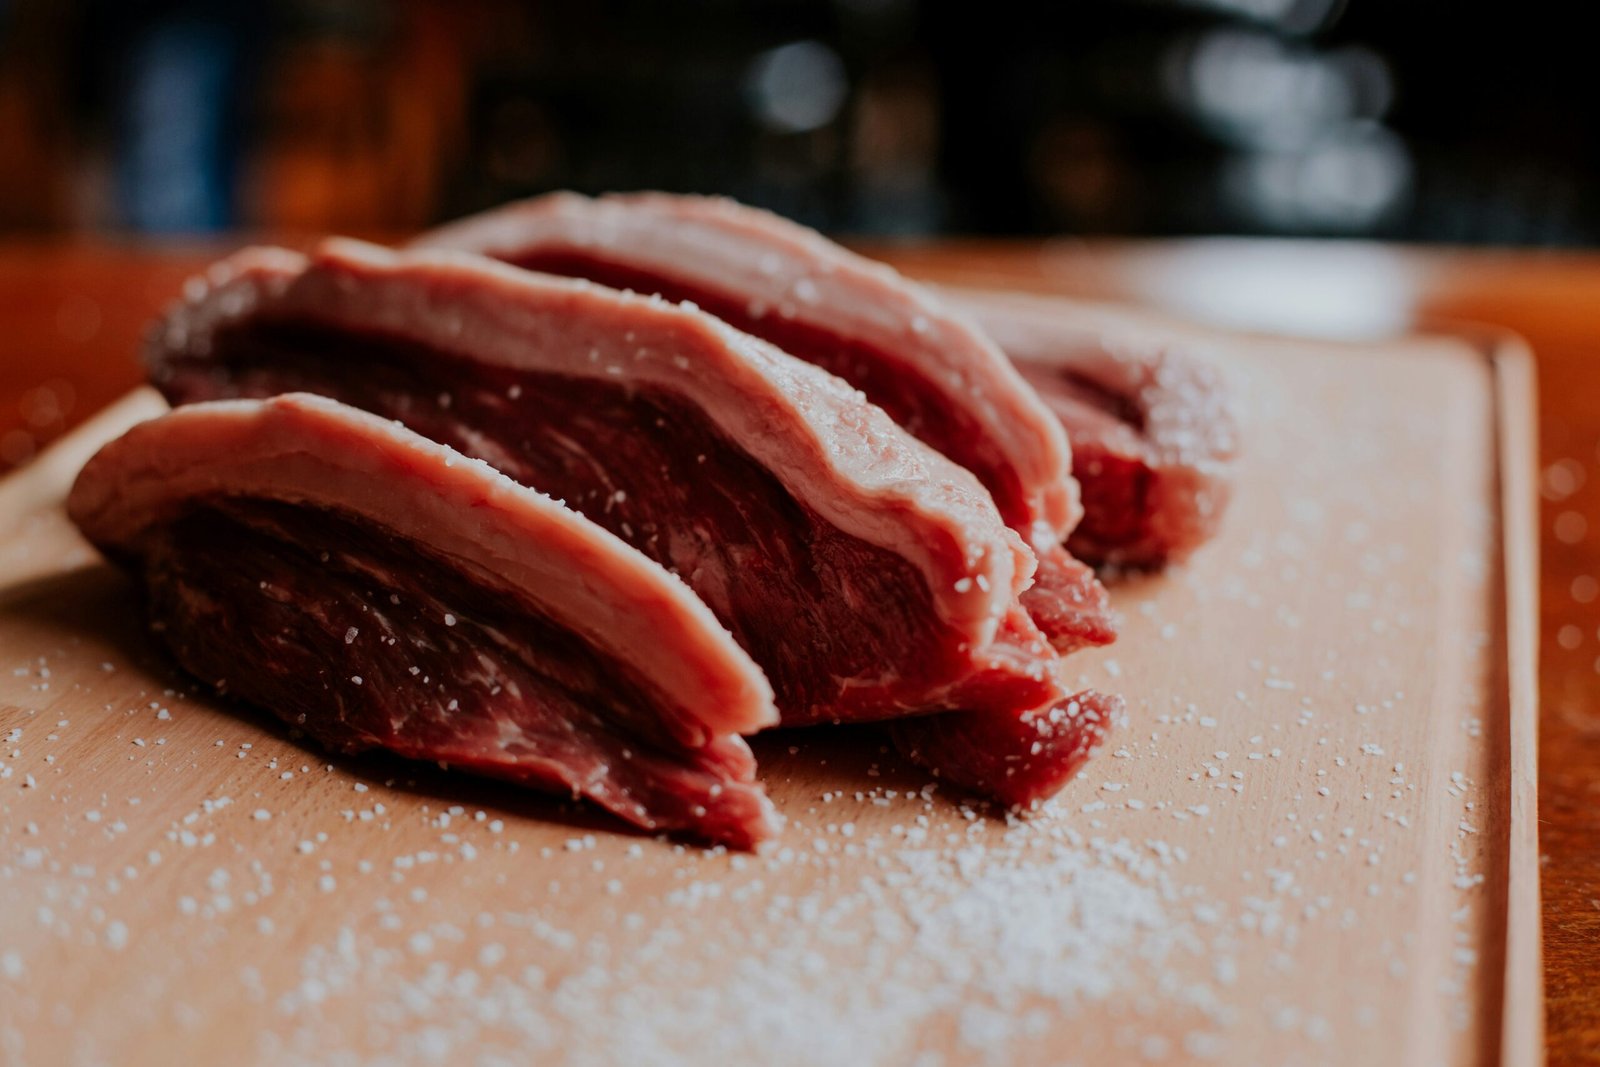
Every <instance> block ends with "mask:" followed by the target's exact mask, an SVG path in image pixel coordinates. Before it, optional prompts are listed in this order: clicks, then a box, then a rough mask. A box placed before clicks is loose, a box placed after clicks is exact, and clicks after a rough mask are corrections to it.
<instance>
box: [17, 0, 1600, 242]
mask: <svg viewBox="0 0 1600 1067" xmlns="http://www.w3.org/2000/svg"><path fill="white" fill-rule="evenodd" d="M1570 11H1571V7H1570V5H1566V4H1560V3H1557V2H1556V0H1524V2H1522V3H1520V4H1516V5H1508V4H1504V3H1489V2H1486V0H1456V2H1448V0H1063V2H1059V3H1036V4H1021V3H1005V2H995V0H991V2H988V3H984V4H974V3H957V2H948V3H940V2H928V0H831V2H829V0H822V2H805V3H802V2H798V0H763V2H734V0H691V2H682V3H659V2H652V0H635V2H605V0H552V2H536V0H521V2H517V0H411V2H404V0H399V2H382V0H286V2H281V3H270V4H269V3H248V2H226V0H0V234H19V233H82V232H96V233H136V234H195V233H204V232H209V231H217V230H231V229H270V230H307V231H324V230H339V231H345V232H355V233H390V232H399V231H406V230H411V229H415V228H417V227H420V226H424V225H427V224H429V223H432V222H435V221H438V220H440V219H443V218H447V217H450V216H452V215H457V214H461V213H464V212H468V211H472V210H474V209H477V208H480V207H484V206H487V205H490V204H494V203H497V202H500V201H503V200H505V199H508V198H511V197H515V196H522V195H527V194H531V193H537V192H540V191H543V190H548V189H555V188H572V189H578V190H583V191H590V192H598V191H604V190H611V189H631V188H643V187H650V188H662V189H669V190H680V191H698V192H720V193H727V194H731V195H733V196H736V197H739V198H740V199H743V200H746V201H749V202H752V203H756V204H760V205H764V206H767V207H771V208H774V209H776V210H778V211H781V212H783V213H785V214H787V215H790V216H793V217H796V218H799V219H801V220H803V221H806V222H809V223H811V224H813V225H817V226H820V227H822V228H825V229H827V230H830V231H834V232H841V233H853V234H862V235H922V234H934V233H979V234H1039V233H1072V234H1087V235H1098V234H1117V235H1175V234H1217V233H1238V234H1285V235H1336V236H1361V237H1379V238H1386V239H1404V240H1419V241H1433V242H1463V243H1502V244H1511V243H1515V244H1539V245H1585V244H1595V243H1597V241H1600V217H1597V215H1600V207H1597V205H1600V195H1596V194H1600V100H1597V96H1600V91H1597V89H1596V84H1595V81H1594V78H1593V75H1592V67H1593V61H1592V58H1591V56H1590V54H1589V52H1590V48H1591V46H1590V44H1589V42H1588V40H1587V39H1586V36H1585V35H1584V34H1583V33H1581V32H1579V30H1578V28H1577V27H1576V26H1575V25H1572V22H1571V20H1572V18H1573V15H1572V14H1570Z"/></svg>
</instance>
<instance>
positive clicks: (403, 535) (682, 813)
mask: <svg viewBox="0 0 1600 1067" xmlns="http://www.w3.org/2000/svg"><path fill="white" fill-rule="evenodd" d="M68 511H69V514H70V515H71V516H72V519H73V521H74V522H76V523H77V524H78V527H79V529H80V530H82V531H83V533H84V535H85V536H86V537H88V539H89V540H90V541H92V542H93V543H94V544H96V545H97V546H99V547H100V548H101V549H102V550H103V551H104V552H105V553H106V554H107V555H108V556H110V557H111V558H113V559H115V560H117V561H118V562H120V563H122V564H123V565H125V566H127V567H128V568H130V569H131V570H133V571H135V572H136V573H138V574H139V575H140V576H141V577H142V579H143V581H144V584H145V588H146V590H147V594H148V602H149V609H150V614H151V617H152V620H153V623H154V628H155V629H156V630H157V632H158V633H159V634H160V636H161V638H162V639H163V640H164V641H165V642H166V644H167V646H168V647H169V648H170V649H171V650H172V652H173V654H174V655H175V656H176V658H177V659H178V661H179V662H180V663H181V664H182V665H183V666H184V667H185V668H186V669H187V670H188V671H189V672H190V673H192V674H194V675H195V676H197V677H199V678H201V679H203V680H205V681H209V682H214V683H216V684H217V685H218V686H219V688H223V689H225V690H227V691H229V692H231V693H234V694H236V695H238V696H239V697H240V698H242V699H244V700H245V701H247V702H249V703H251V704H255V705H257V706H260V707H263V708H266V709H268V710H270V711H271V712H273V713H274V714H276V715H277V716H278V717H280V718H282V719H284V720H285V721H287V722H290V723H292V724H293V725H295V726H297V727H299V728H301V729H303V730H305V731H306V732H307V733H308V734H310V735H311V736H312V737H314V738H316V739H317V740H319V741H321V742H322V743H324V744H326V745H328V746H329V747H331V748H335V749H339V750H342V751H358V750H362V749H371V748H382V749H387V750H389V751H391V752H395V753H398V754H400V755H402V756H409V757H414V758H419V759H428V760H436V761H440V762H443V763H446V764H449V765H452V766H458V767H462V768H466V769H468V770H471V771H475V772H478V773H482V774H487V775H493V776H496V777H500V778H507V779H511V780H513V781H516V782H519V783H523V784H527V785H530V786H534V787H537V788H540V789H546V790H555V791H565V792H570V793H571V794H573V795H574V796H580V797H583V798H586V799H588V800H590V801H592V802H594V803H595V804H598V805H599V806H601V807H603V808H605V809H607V810H608V811H611V812H613V813H615V814H616V815H619V816H621V817H622V818H624V819H626V820H628V821H629V822H632V823H634V824H635V825H638V826H641V827H645V828H647V829H650V830H666V831H681V832H688V833H692V834H695V835H697V836H701V837H703V838H706V839H709V840H713V841H718V842H722V843H726V844H728V845H730V846H735V847H741V848H743V847H750V846H753V845H754V844H756V843H758V842H759V841H761V840H762V839H764V838H767V837H769V836H771V835H772V834H773V833H774V832H775V829H776V821H775V815H774V813H773V811H772V808H771V806H770V804H769V802H768V801H767V799H766V796H765V794H764V793H763V791H762V790H761V788H760V786H758V785H756V784H754V782H753V773H754V769H755V762H754V759H753V757H752V756H751V753H750V750H749V748H748V747H747V746H746V745H745V742H744V740H743V739H742V738H741V737H739V736H738V735H739V734H741V733H750V732H753V731H755V730H759V729H761V728H762V727H765V726H769V725H771V724H772V723H774V722H775V721H776V720H777V713H776V711H775V709H774V707H773V703H772V694H771V689H770V687H769V686H768V684H767V681H766V679H765V678H764V677H763V676H762V674H761V672H760V670H759V669H758V668H757V667H756V666H755V664H754V663H752V662H751V660H750V658H749V657H748V656H747V655H746V654H745V653H744V651H743V650H741V649H740V648H739V647H738V645H737V644H736V643H735V642H734V640H733V638H732V636H731V635H730V634H728V632H727V631H726V630H725V629H723V627H722V626H721V625H720V624H719V623H718V622H717V621H716V619H715V618H714V617H713V616H712V614H711V613H710V611H708V610H707V609H706V607H705V606H704V605H703V604H702V603H701V602H700V601H699V600H697V599H696V598H695V597H694V596H693V595H692V594H691V593H690V592H689V590H688V589H687V588H686V587H685V586H684V585H683V583H682V582H680V581H678V580H677V579H676V578H674V577H672V576H671V575H669V574H668V573H667V572H666V571H664V570H663V569H662V568H660V567H659V566H657V565H656V564H654V563H652V562H651V561H650V560H648V559H646V558H645V557H644V556H643V555H641V554H640V553H638V552H636V551H634V550H633V549H631V548H629V547H628V546H627V545H625V544H623V543H622V542H621V541H619V540H617V539H616V538H614V537H612V536H611V535H610V534H608V533H606V532H605V531H604V530H602V529H600V528H599V527H597V526H595V525H594V524H593V523H590V522H589V521H587V520H586V519H584V518H583V517H582V516H580V515H578V514H577V513H576V512H573V511H570V510H568V509H567V508H565V507H563V506H562V505H561V504H559V503H558V502H556V501H553V500H551V499H549V498H548V497H545V496H542V495H540V494H538V493H536V492H533V491H532V490H529V489H527V488H525V487H523V486H520V485H518V484H517V483H515V482H513V481H512V480H511V479H509V478H507V477H505V476H503V475H501V474H499V473H497V472H495V471H494V470H493V469H491V468H490V467H488V466H487V465H486V464H483V463H479V462H476V461H473V460H470V459H468V458H466V457H464V456H461V455H460V454H458V453H456V452H455V451H454V450H452V449H450V448H447V447H445V446H442V445H439V444H436V443H434V442H432V441H428V440H426V439H425V438H423V437H421V436H419V435H417V434H414V433H412V432H410V431H409V430H406V429H404V428H402V427H399V426H396V425H395V424H394V423H392V422H389V421H387V420H384V419H380V418H377V417H375V416H373V415H370V414H367V413H365V412H361V411H357V410H355V409H354V408H349V407H346V406H344V405H342V404H338V403H335V402H333V401H331V400H326V399H323V398H320V397H311V396H293V395H291V396H283V397H279V398H277V399H273V400H268V401H257V400H242V401H221V402H216V403H210V404H197V405H194V406H191V407H187V408H182V409H180V410H178V411H175V412H172V413H170V414H167V415H164V416H162V417H160V418H157V419H154V420H151V421H150V422H146V423H143V424H141V425H139V426H136V427H134V428H133V429H132V430H130V431H129V432H128V433H127V434H126V435H124V436H123V437H121V438H119V439H117V440H116V441H113V442H112V443H110V444H108V445H106V446H105V447H104V448H103V449H102V450H101V451H100V452H99V453H98V454H97V455H96V456H95V457H94V458H93V459H91V460H90V461H89V463H88V464H87V465H86V466H85V467H84V469H83V472H82V473H81V474H80V475H79V477H78V480H77V483H76V484H75V485H74V486H73V489H72V493H71V496H70V498H69V501H68Z"/></svg>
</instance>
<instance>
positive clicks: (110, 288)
mask: <svg viewBox="0 0 1600 1067" xmlns="http://www.w3.org/2000/svg"><path fill="white" fill-rule="evenodd" d="M1078 251H1082V253H1083V256H1085V259H1083V262H1082V264H1080V267H1082V269H1083V277H1085V278H1086V282H1085V285H1082V286H1072V288H1082V290H1086V291H1093V293H1098V294H1101V296H1106V294H1107V291H1106V290H1107V288H1110V286H1109V285H1107V282H1106V278H1107V277H1110V278H1112V280H1117V278H1122V275H1126V277H1125V278H1122V280H1117V285H1128V283H1126V278H1138V277H1139V270H1141V269H1138V267H1134V269H1118V270H1122V275H1118V274H1117V272H1112V270H1107V272H1104V274H1098V272H1096V267H1098V266H1101V264H1104V262H1106V261H1107V259H1115V258H1117V256H1120V254H1122V253H1120V251H1117V250H1112V248H1104V246H1102V248H1094V250H1078ZM1134 251H1136V253H1138V256H1149V254H1150V253H1149V250H1134ZM939 256H947V258H946V259H941V258H939ZM1072 256H1074V250H1064V251H1062V250H1054V251H1053V253H1051V258H1050V259H1048V262H1050V264H1053V267H1051V269H1050V270H1043V269H1040V267H1038V262H1042V261H1045V259H1043V258H1042V256H1040V254H1038V250H1016V248H989V250H982V251H978V250H954V251H949V253H917V254H910V253H906V254H904V259H906V262H907V266H912V267H914V269H922V270H925V272H928V274H934V275H939V277H942V278H946V280H950V278H957V280H973V278H974V277H978V274H981V275H984V277H989V275H1005V277H1008V278H1011V277H1014V278H1026V280H1027V285H1026V288H1043V290H1064V288H1069V282H1070V278H1067V275H1062V266H1061V264H1070V262H1074V261H1072ZM19 262H27V258H26V256H22V258H21V259H11V258H6V256H0V267H5V266H8V264H11V266H16V264H19ZM62 262H64V264H66V266H67V267H70V270H69V275H67V277H69V278H70V285H69V288H72V290H74V291H75V293H78V294H85V293H90V294H91V296H88V299H101V301H120V302H122V306H125V307H131V306H138V304H139V302H141V301H144V304H147V306H155V304H157V302H158V301H160V299H163V298H165V293H162V294H154V296H152V294H142V296H141V293H139V291H138V290H134V288H133V286H131V278H133V275H134V270H133V267H130V266H128V264H107V262H99V261H98V259H96V256H94V253H93V251H82V253H72V254H70V256H66V258H64V259H62ZM96 262H98V264H99V266H98V267H96V266H94V264H96ZM162 269H171V270H173V272H174V274H181V270H182V269H184V266H182V264H179V262H176V261H171V259H170V261H166V262H163V264H162ZM1006 272H1011V274H1010V275H1008V274H1006ZM1029 272H1032V274H1029ZM19 277H21V272H19V270H11V274H10V275H8V274H6V270H5V269H0V286H5V288H0V293H8V294H11V296H14V294H16V293H18V291H21V288H22V286H21V283H19ZM1064 278H1067V280H1064ZM58 282H59V280H58ZM11 283H18V286H16V288H13V285H11ZM1008 283H1010V282H1008ZM1096 286H1099V288H1096ZM1019 288H1021V286H1019ZM170 291H171V290H168V293H170ZM1419 291H1421V290H1419ZM1112 294H1122V296H1149V294H1147V293H1139V291H1138V290H1136V288H1133V286H1131V285H1130V286H1128V288H1126V290H1123V291H1120V293H1112ZM24 304H26V301H21V299H19V301H16V307H19V309H22V310H27V309H24V307H22V306H24ZM32 310H34V314H43V310H45V309H42V307H35V309H32ZM142 310H147V307H144V309H142ZM142 310H141V312H139V314H138V315H136V314H131V312H130V314H128V318H130V320H133V318H139V317H141V315H142ZM1182 310H1187V309H1182ZM1443 310H1454V309H1448V307H1446V309H1443ZM1456 314H1458V315H1459V312H1456ZM130 336H131V331H130V333H128V334H126V336H123V338H122V339H120V344H118V342H117V339H114V338H107V336H101V338H99V342H101V346H104V347H98V349H94V346H91V349H94V355H86V352H88V349H83V347H82V346H80V347H77V349H72V346H62V347H64V349H72V352H69V354H67V360H72V358H74V357H75V358H77V360H78V362H77V363H70V362H67V363H62V362H58V363H54V365H51V366H50V371H51V373H58V374H64V376H67V378H66V379H67V381H74V376H78V374H83V376H85V381H88V379H93V381H101V382H123V381H131V379H136V371H134V370H133V366H131V360H130V358H128V355H126V344H128V338H130ZM0 344H5V342H0ZM5 355H6V357H8V358H10V357H11V352H6V354H5ZM96 363H104V365H96ZM0 366H5V368H6V373H8V378H6V381H8V382H11V381H16V382H21V384H19V389H27V387H30V384H34V382H30V379H29V373H30V371H29V370H27V366H24V363H19V362H8V360H0ZM18 368H22V370H21V373H18ZM110 387H112V386H107V389H110ZM1350 387H1354V386H1350ZM1474 389H1477V387H1467V392H1474ZM1485 389H1486V387H1485ZM1482 395H1488V394H1486V392H1485V394H1482ZM1474 403H1477V405H1480V406H1482V403H1483V402H1482V400H1477V402H1464V408H1469V410H1470V408H1472V405H1474ZM1469 414H1470V411H1469ZM1478 414H1482V411H1478ZM1467 424H1474V426H1477V430H1480V432H1482V430H1483V426H1482V424H1480V422H1474V421H1472V419H1467V421H1466V422H1462V426H1467ZM1466 451H1469V453H1470V451H1472V448H1470V446H1467V450H1466ZM1478 474H1480V475H1482V474H1483V472H1482V469H1480V472H1478ZM1454 477H1456V478H1466V482H1456V483H1454V485H1456V488H1461V486H1469V485H1470V482H1472V477H1474V475H1472V474H1470V472H1466V474H1462V472H1456V474H1454ZM1480 490H1482V493H1478V491H1474V490H1470V488H1467V490H1466V496H1467V498H1472V496H1474V494H1475V493H1478V494H1480V496H1483V498H1485V499H1486V498H1488V490H1486V488H1482V486H1480ZM1464 526H1470V525H1469V523H1464ZM1440 536H1443V537H1453V536H1462V531H1456V533H1450V531H1448V530H1446V531H1442V534H1440ZM64 541H67V542H69V541H70V539H64ZM1237 547H1238V545H1235V549H1237ZM1590 571H1592V568H1590ZM1547 581H1549V579H1547ZM94 595H96V597H99V600H91V603H93V605H96V606H98V608H99V609H102V611H106V613H107V614H109V616H114V614H115V598H114V597H115V593H112V592H107V590H104V589H101V590H99V592H96V593H94ZM1118 595H1120V597H1123V600H1125V603H1126V595H1128V590H1122V592H1120V593H1118ZM1133 597H1134V598H1133V601H1131V603H1134V605H1141V603H1144V601H1141V600H1138V597H1139V593H1138V592H1134V593H1133ZM1152 603H1157V605H1160V606H1158V608H1157V611H1165V608H1166V606H1173V608H1176V605H1168V603H1166V601H1162V600H1160V598H1158V597H1155V595H1154V593H1152ZM1179 617H1189V616H1184V614H1182V613H1181V611H1174V614H1173V616H1171V617H1165V616H1163V622H1171V621H1173V619H1179ZM1195 617H1198V616H1195ZM117 625H130V627H134V629H133V630H130V633H136V625H134V624H133V622H126V624H123V622H118V624H117ZM1138 629H1139V624H1138V619H1134V630H1138ZM66 632H67V630H66V629H58V635H59V633H66ZM1157 635H1158V632H1157ZM1144 637H1146V643H1154V638H1152V635H1144ZM120 640H134V637H128V635H126V633H125V635H123V638H118V641H120ZM118 641H112V646H114V648H120V645H118ZM1126 648H1128V649H1133V648H1134V645H1133V638H1131V640H1130V643H1128V645H1126ZM1114 659H1118V665H1120V669H1122V672H1123V677H1126V672H1128V669H1130V664H1138V659H1134V654H1133V653H1131V651H1126V653H1123V651H1118V654H1117V656H1114ZM1086 670H1088V669H1086ZM1440 670H1443V669H1440ZM1547 670H1549V669H1547ZM1448 673H1450V672H1448V670H1443V675H1448ZM1437 677H1438V675H1435V678H1437ZM1258 681H1259V678H1258ZM1546 681H1547V680H1546ZM35 683H37V680H35ZM1227 696H1232V694H1222V699H1224V701H1226V699H1227ZM1138 725H1139V723H1136V726H1138ZM1546 737H1547V741H1546V752H1547V753H1549V752H1550V749H1549V726H1547V734H1546ZM1245 741H1246V742H1248V737H1246V739H1245ZM1174 744H1176V742H1174ZM763 755H766V757H768V760H770V766H774V774H776V776H778V777H779V779H782V777H784V776H786V774H790V776H794V774H800V771H798V769H795V768H803V766H805V757H806V753H800V755H798V757H795V760H797V763H790V761H786V755H787V753H786V749H781V747H779V749H774V750H771V752H763ZM1195 755H1203V753H1195ZM838 758H840V760H843V757H838ZM1213 758H1214V753H1213ZM846 761H848V760H846ZM1590 766H1592V765H1590ZM848 769H850V768H842V777H846V779H848ZM858 769H859V768H858ZM1101 769H1104V768H1101ZM1096 773H1098V771H1096ZM1078 785H1080V787H1082V785H1083V782H1080V784H1078ZM1075 789H1077V787H1075ZM400 792H405V790H400ZM467 792H469V793H472V789H470V787H467ZM1152 793H1154V790H1152V789H1150V787H1149V784H1146V787H1144V789H1141V795H1142V797H1150V795H1152ZM474 795H475V793H474ZM1090 795H1093V790H1091V793H1090ZM502 801H504V798H502V797H498V795H496V803H502ZM411 803H413V811H411V814H414V803H416V798H414V797H413V798H411ZM1077 803H1080V805H1082V803H1094V801H1093V800H1090V798H1088V795H1086V797H1077ZM1546 805H1547V808H1549V801H1546ZM534 809H538V805H536V806H534ZM235 814H237V813H235ZM570 817H576V816H570ZM1101 817H1102V819H1114V817H1120V816H1110V814H1106V816H1101ZM272 822H274V824H277V817H274V821H272ZM805 822H806V819H802V824H803V825H805ZM1234 822H1237V821H1234ZM278 825H282V824H278ZM1230 825H1232V822H1230ZM814 830H816V827H814V825H810V827H808V829H806V830H802V845H808V843H810V840H811V837H810V833H814ZM530 832H531V830H530ZM568 833H570V832H568ZM1549 877H1550V872H1547V878H1549ZM1552 904H1554V901H1552ZM314 910H315V902H312V905H309V909H307V912H314ZM1552 941H1555V939H1552ZM1552 949H1555V945H1554V944H1552ZM1357 955H1360V953H1357ZM1330 963H1331V960H1330ZM1342 963H1344V960H1342V957H1341V958H1339V963H1336V965H1334V973H1342V971H1341V965H1342ZM1584 963H1587V958H1586V957H1584ZM1357 966H1360V961H1357ZM1552 966H1554V965H1552ZM1493 971H1494V960H1490V961H1488V966H1486V968H1480V969H1478V971H1477V973H1478V974H1483V973H1493ZM1554 981H1555V979H1554V971H1552V982H1554ZM1478 993H1483V995H1488V993H1485V990H1482V989H1480V990H1478ZM202 1000H203V998H202ZM1434 1006H1437V1005H1434ZM1374 1009H1381V1008H1374ZM1134 1016H1138V1013H1134ZM1125 1022H1126V1021H1125ZM1323 1022H1326V1021H1323ZM1130 1025H1131V1024H1130ZM1296 1025H1299V1027H1304V1025H1307V1024H1306V1021H1304V1019H1299V1021H1298V1024H1296ZM1386 1029H1387V1027H1382V1025H1379V1027H1378V1030H1379V1032H1384V1030H1386ZM1310 1030H1314V1032H1315V1030H1318V1027H1317V1025H1310ZM1190 1032H1192V1030H1190ZM1389 1032H1390V1033H1392V1032H1394V1030H1389ZM1130 1033H1131V1030H1130ZM1432 1033H1440V1032H1432ZM1442 1033H1445V1035H1446V1037H1445V1038H1429V1040H1445V1041H1446V1045H1448V1043H1450V1041H1451V1040H1458V1041H1462V1040H1464V1041H1466V1045H1456V1046H1453V1048H1456V1051H1458V1053H1462V1049H1467V1048H1478V1049H1482V1048H1483V1046H1485V1045H1490V1046H1493V1038H1491V1037H1490V1035H1488V1033H1485V1032H1482V1030H1477V1029H1474V1027H1469V1029H1467V1030H1466V1033H1467V1038H1459V1033H1461V1032H1456V1030H1453V1029H1450V1027H1445V1029H1443V1030H1442ZM1451 1033H1456V1035H1458V1037H1456V1038H1450V1037H1448V1035H1451ZM1563 1033H1565V1032H1563V1030H1562V1019H1560V1017H1558V1014H1557V1008H1555V1005H1552V1033H1550V1048H1552V1059H1555V1062H1568V1061H1566V1059H1562V1057H1563V1056H1566V1049H1568V1045H1570V1048H1573V1049H1579V1051H1581V1049H1582V1035H1581V1033H1579V1035H1578V1037H1571V1035H1565V1037H1563ZM1176 1035H1178V1037H1179V1038H1182V1037H1184V1033H1182V1032H1178V1033H1176ZM1563 1041H1566V1043H1568V1045H1563ZM1179 1048H1181V1046H1179ZM1202 1051H1203V1049H1202ZM1411 1051H1414V1053H1419V1054H1422V1053H1429V1051H1434V1053H1437V1051H1443V1049H1442V1048H1414V1049H1411ZM1462 1054H1466V1053H1462ZM1469 1059H1470V1056H1469Z"/></svg>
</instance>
